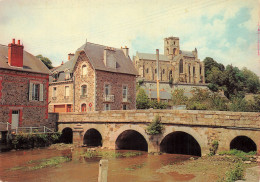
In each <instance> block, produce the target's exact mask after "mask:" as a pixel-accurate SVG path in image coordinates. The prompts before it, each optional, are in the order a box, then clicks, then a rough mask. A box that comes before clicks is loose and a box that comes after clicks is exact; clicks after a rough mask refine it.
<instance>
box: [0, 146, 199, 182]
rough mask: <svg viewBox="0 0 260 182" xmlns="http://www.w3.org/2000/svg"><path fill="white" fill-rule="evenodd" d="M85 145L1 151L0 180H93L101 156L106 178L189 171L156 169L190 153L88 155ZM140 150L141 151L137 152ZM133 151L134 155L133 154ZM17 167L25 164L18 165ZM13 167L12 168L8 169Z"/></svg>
mask: <svg viewBox="0 0 260 182" xmlns="http://www.w3.org/2000/svg"><path fill="white" fill-rule="evenodd" d="M89 151H90V149H88V148H79V149H75V150H71V149H66V150H54V149H35V150H26V151H11V152H6V153H0V164H1V165H0V181H10V182H11V181H28V182H30V181H55V182H64V181H88V182H92V181H93V182H96V181H97V178H98V167H99V165H98V163H99V160H100V159H101V158H107V159H108V160H109V168H108V169H109V170H108V181H115V182H117V181H124V182H128V181H146V182H149V181H180V180H181V181H183V180H185V181H188V180H190V179H192V178H194V175H191V174H187V175H184V174H178V173H174V172H171V173H158V172H156V171H157V170H158V169H159V168H161V167H163V166H165V165H169V164H172V165H178V164H180V163H181V162H182V161H185V160H188V159H189V158H190V157H191V156H188V155H179V154H163V155H148V154H147V152H143V151H141V152H140V151H129V150H122V151H121V150H120V151H112V150H102V151H101V150H97V151H95V150H94V151H92V153H91V155H93V156H92V157H89V154H88V152H89ZM140 153H141V154H140ZM133 155H135V156H133ZM57 156H63V157H68V158H69V159H71V160H70V161H69V162H64V163H61V164H59V165H57V166H55V167H46V168H42V169H38V170H28V169H29V168H28V166H32V165H33V163H32V162H31V163H29V161H36V160H39V161H42V160H43V159H51V158H53V157H57ZM19 167H24V168H21V169H19ZM10 169H12V170H10Z"/></svg>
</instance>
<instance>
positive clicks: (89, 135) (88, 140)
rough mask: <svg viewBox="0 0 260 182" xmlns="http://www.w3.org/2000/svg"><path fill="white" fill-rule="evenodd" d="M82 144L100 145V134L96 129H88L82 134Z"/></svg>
mask: <svg viewBox="0 0 260 182" xmlns="http://www.w3.org/2000/svg"><path fill="white" fill-rule="evenodd" d="M83 144H84V145H87V146H90V147H98V146H102V136H101V134H100V133H99V131H97V130H96V129H94V128H92V129H89V130H88V131H87V132H86V133H85V135H84V140H83Z"/></svg>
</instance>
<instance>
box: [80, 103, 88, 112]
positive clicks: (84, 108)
mask: <svg viewBox="0 0 260 182" xmlns="http://www.w3.org/2000/svg"><path fill="white" fill-rule="evenodd" d="M86 111H87V105H86V104H81V112H86Z"/></svg>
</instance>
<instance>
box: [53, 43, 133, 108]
mask: <svg viewBox="0 0 260 182" xmlns="http://www.w3.org/2000/svg"><path fill="white" fill-rule="evenodd" d="M136 76H137V71H136V70H135V68H134V65H133V63H132V61H131V59H130V58H129V55H128V48H121V49H117V48H111V47H106V46H103V45H98V44H93V43H90V42H86V43H85V44H84V45H83V46H81V47H80V48H79V49H78V50H77V51H76V52H75V54H69V56H68V61H67V62H66V63H64V64H62V65H61V66H59V67H57V68H54V69H53V70H52V76H51V78H50V86H49V100H50V104H49V110H50V112H91V111H102V110H126V109H135V108H136V106H135V105H136V104H135V84H136Z"/></svg>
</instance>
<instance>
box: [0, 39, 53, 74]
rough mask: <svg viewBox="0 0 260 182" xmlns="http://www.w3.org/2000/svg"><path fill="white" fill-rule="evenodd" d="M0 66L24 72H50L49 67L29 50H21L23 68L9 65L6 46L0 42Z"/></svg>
mask: <svg viewBox="0 0 260 182" xmlns="http://www.w3.org/2000/svg"><path fill="white" fill-rule="evenodd" d="M0 68H4V69H10V70H17V71H25V72H34V73H42V74H48V75H49V74H50V71H49V69H48V68H47V66H45V64H44V63H43V62H42V61H41V60H40V59H38V58H36V57H35V56H33V55H32V54H30V53H29V52H27V51H25V50H23V68H18V67H15V66H10V65H9V64H8V46H5V45H1V44H0Z"/></svg>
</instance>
